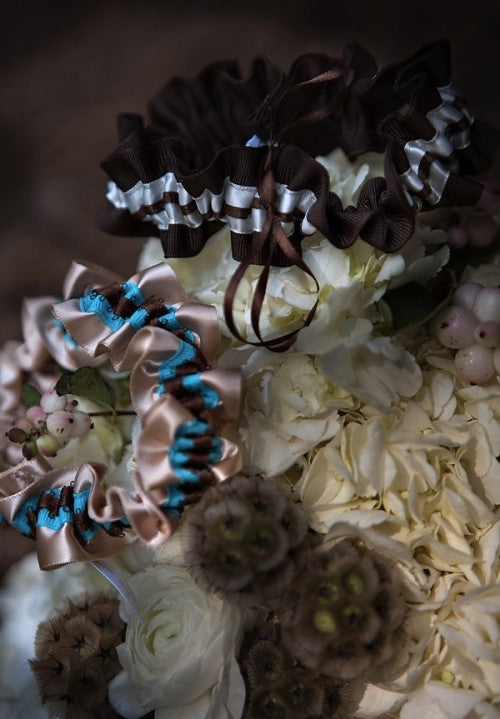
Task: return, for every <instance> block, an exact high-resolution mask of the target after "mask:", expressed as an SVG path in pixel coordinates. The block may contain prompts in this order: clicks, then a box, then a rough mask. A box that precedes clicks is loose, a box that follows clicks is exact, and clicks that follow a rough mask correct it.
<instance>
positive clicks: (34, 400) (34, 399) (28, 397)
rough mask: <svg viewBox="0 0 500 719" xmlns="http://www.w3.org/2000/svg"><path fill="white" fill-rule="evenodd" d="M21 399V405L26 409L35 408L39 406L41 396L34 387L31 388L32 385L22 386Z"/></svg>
mask: <svg viewBox="0 0 500 719" xmlns="http://www.w3.org/2000/svg"><path fill="white" fill-rule="evenodd" d="M21 397H22V399H23V404H24V405H25V406H26V407H37V406H38V405H39V404H40V399H41V398H42V395H41V394H40V392H39V391H38V390H37V388H36V387H33V385H32V384H23V388H22V390H21Z"/></svg>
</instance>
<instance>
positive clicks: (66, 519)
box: [0, 485, 186, 542]
mask: <svg viewBox="0 0 500 719" xmlns="http://www.w3.org/2000/svg"><path fill="white" fill-rule="evenodd" d="M44 494H50V495H52V496H53V497H57V499H59V497H60V495H61V490H60V489H50V490H47V491H45V492H42V494H41V495H37V496H34V497H29V498H28V499H27V500H26V501H25V502H23V504H22V505H21V507H20V508H19V511H18V512H17V514H16V516H15V518H14V519H13V520H12V523H11V526H12V527H14V528H15V529H17V530H18V531H19V532H21V533H22V534H25V535H27V536H29V535H30V534H31V532H32V529H33V526H35V527H47V529H50V530H52V531H53V532H59V531H60V530H61V529H62V528H63V527H64V525H65V524H74V521H75V514H83V513H85V512H86V511H87V506H88V501H89V496H90V489H84V490H83V491H82V492H76V493H75V494H74V495H73V506H72V507H60V508H59V510H58V512H57V514H52V513H51V512H50V510H49V509H47V508H46V507H42V508H41V509H37V507H38V504H39V501H40V497H41V496H42V495H44ZM185 499H186V495H185V493H184V492H183V491H182V489H181V488H180V487H179V486H178V485H170V486H169V487H168V488H167V498H166V500H165V501H164V502H162V504H161V505H160V507H161V509H163V511H165V512H170V511H171V512H173V513H174V514H176V515H178V514H180V511H179V509H180V508H181V507H182V503H183V502H184V500H185ZM29 512H35V513H36V514H37V517H36V522H35V523H34V525H32V524H30V522H29V520H28V513H29ZM89 519H90V518H89ZM6 521H7V520H6V519H5V517H3V516H2V515H1V514H0V524H2V523H6ZM119 521H120V523H121V524H123V525H124V526H125V527H130V526H131V525H130V522H129V520H128V519H127V518H126V517H122V518H121V519H120V520H119ZM90 522H91V527H89V528H88V529H86V530H85V531H84V532H78V535H79V537H81V538H82V539H83V540H84V541H85V542H90V541H91V540H92V539H93V537H95V535H96V534H97V532H98V531H99V528H100V527H102V528H103V529H105V530H108V531H110V530H111V529H112V527H113V524H114V522H103V523H102V524H101V523H99V522H95V521H94V520H93V519H90ZM75 530H76V526H75ZM76 531H78V530H76Z"/></svg>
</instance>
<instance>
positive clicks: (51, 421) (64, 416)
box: [47, 410, 73, 444]
mask: <svg viewBox="0 0 500 719" xmlns="http://www.w3.org/2000/svg"><path fill="white" fill-rule="evenodd" d="M47 431H48V433H49V434H50V435H52V437H54V438H55V439H57V440H58V441H59V442H61V443H64V444H66V443H67V442H68V441H69V439H71V437H72V435H73V419H72V417H71V415H70V413H69V412H65V411H64V410H59V411H57V412H53V413H52V414H49V416H48V417H47Z"/></svg>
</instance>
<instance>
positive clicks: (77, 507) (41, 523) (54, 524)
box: [11, 489, 99, 542]
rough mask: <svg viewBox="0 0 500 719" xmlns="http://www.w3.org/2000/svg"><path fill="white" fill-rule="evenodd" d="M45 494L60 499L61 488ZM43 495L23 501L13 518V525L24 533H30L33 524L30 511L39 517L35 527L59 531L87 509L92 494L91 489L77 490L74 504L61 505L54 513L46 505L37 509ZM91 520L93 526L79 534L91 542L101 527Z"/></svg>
mask: <svg viewBox="0 0 500 719" xmlns="http://www.w3.org/2000/svg"><path fill="white" fill-rule="evenodd" d="M43 494H49V495H52V496H53V497H57V499H59V497H60V495H61V490H60V489H50V490H47V491H46V492H42V495H43ZM42 495H39V496H35V497H29V498H28V499H27V500H26V501H25V502H23V504H22V505H21V507H20V508H19V511H18V512H17V514H16V516H15V517H14V519H13V520H12V524H11V526H12V527H14V528H15V529H17V530H19V531H20V532H21V533H22V534H26V535H30V534H31V531H32V526H33V525H30V523H29V520H28V513H29V512H36V514H37V517H36V522H35V524H34V526H35V527H47V529H51V530H52V531H53V532H59V530H60V529H62V528H63V526H64V525H65V524H67V523H68V522H70V523H73V522H74V515H75V514H81V513H83V512H85V511H86V508H87V504H88V500H89V495H90V489H84V490H83V491H82V492H76V493H75V494H74V495H73V506H72V507H60V508H59V510H58V512H57V514H52V513H51V512H50V511H49V509H47V508H46V507H42V508H41V509H37V507H38V502H39V500H40V497H41V496H42ZM90 521H91V523H92V526H91V527H89V529H86V530H85V531H84V532H79V535H80V536H81V537H82V539H84V540H85V541H86V542H90V540H91V539H92V538H93V537H94V536H95V534H96V533H97V530H98V529H99V525H98V523H97V522H94V521H93V520H90Z"/></svg>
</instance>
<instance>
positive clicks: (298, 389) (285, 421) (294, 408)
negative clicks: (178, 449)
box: [222, 349, 353, 477]
mask: <svg viewBox="0 0 500 719" xmlns="http://www.w3.org/2000/svg"><path fill="white" fill-rule="evenodd" d="M237 354H241V352H240V353H237V352H236V351H235V350H229V351H228V352H227V353H226V354H225V355H224V356H223V357H222V362H223V363H226V364H228V363H229V364H230V363H231V361H232V362H235V355H237ZM237 359H239V358H237ZM242 359H243V358H242ZM239 361H241V360H239ZM242 371H243V380H244V382H243V391H244V394H243V407H244V409H243V412H242V417H241V421H240V423H239V425H238V428H237V431H238V433H239V437H240V443H241V446H242V450H243V454H244V462H245V466H246V468H247V470H248V471H249V472H257V473H260V474H263V475H265V476H266V477H272V476H275V475H277V474H279V473H281V472H283V471H285V470H286V469H288V467H290V466H291V465H292V464H293V463H294V462H296V461H297V459H298V458H299V457H300V456H302V455H303V454H304V452H307V451H309V450H310V449H312V448H313V447H315V446H316V444H318V442H322V441H325V440H327V439H330V438H331V437H333V436H334V435H335V434H336V433H337V432H338V430H339V429H340V424H339V421H338V409H348V408H351V407H352V406H353V399H352V397H351V396H350V395H349V394H347V393H346V392H344V391H343V390H341V389H340V388H338V387H336V386H335V385H334V384H333V382H331V381H330V380H329V379H328V378H327V377H325V375H324V374H323V372H322V371H321V369H320V367H319V363H318V360H317V359H314V358H312V357H310V356H309V355H305V354H299V353H289V354H276V353H274V352H269V351H268V350H262V349H258V350H254V351H251V352H250V353H249V354H248V353H247V359H246V362H245V364H244V365H243V367H242Z"/></svg>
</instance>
